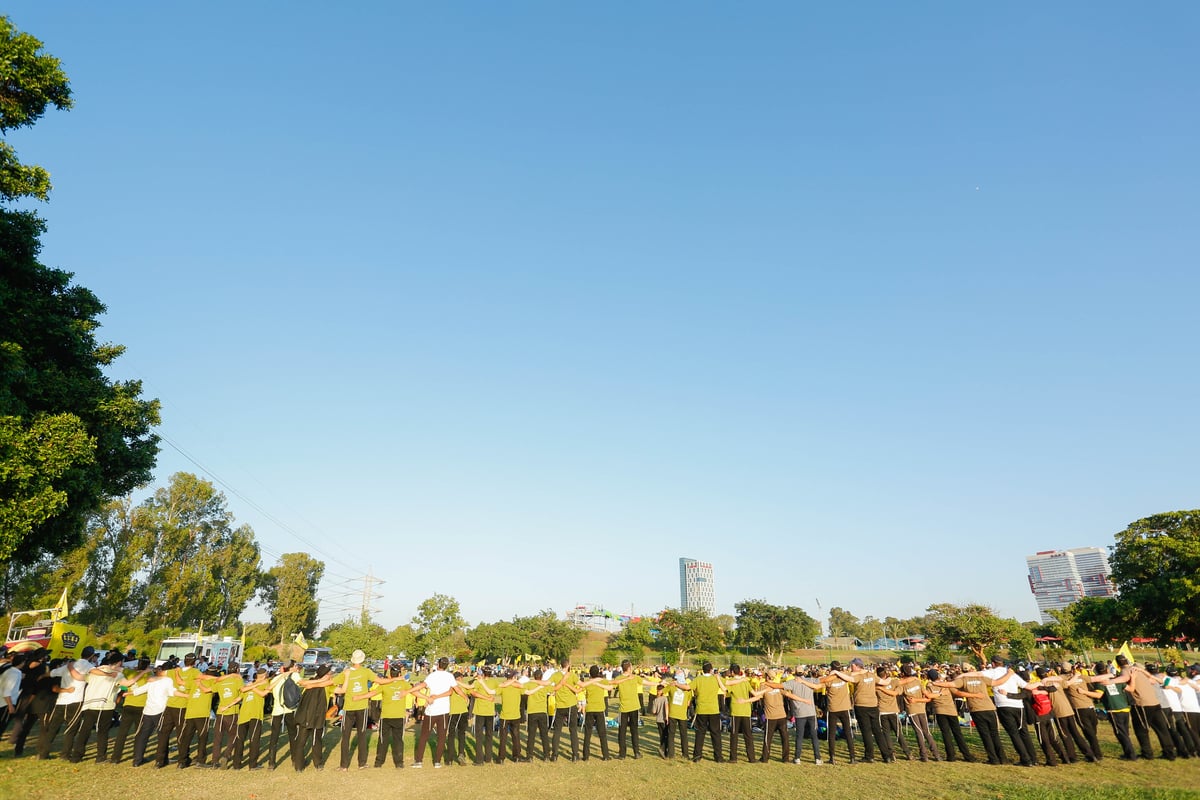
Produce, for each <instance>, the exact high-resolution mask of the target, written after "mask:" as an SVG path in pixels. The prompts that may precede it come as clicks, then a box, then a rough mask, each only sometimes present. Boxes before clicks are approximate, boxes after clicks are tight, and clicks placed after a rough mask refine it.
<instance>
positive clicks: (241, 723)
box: [233, 669, 271, 769]
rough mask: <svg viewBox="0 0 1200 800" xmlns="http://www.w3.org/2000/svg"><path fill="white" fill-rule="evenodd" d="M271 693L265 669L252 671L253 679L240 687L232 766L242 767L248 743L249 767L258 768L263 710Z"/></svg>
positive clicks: (235, 767)
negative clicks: (235, 742)
mask: <svg viewBox="0 0 1200 800" xmlns="http://www.w3.org/2000/svg"><path fill="white" fill-rule="evenodd" d="M270 693H271V683H270V681H268V680H267V671H266V670H265V669H260V670H259V671H258V672H256V673H254V681H253V682H251V683H247V684H246V685H245V686H243V687H242V704H241V706H239V707H238V716H237V721H238V727H237V746H236V747H234V750H233V768H234V769H241V768H242V763H243V761H242V757H243V755H244V754H245V748H246V745H247V744H248V745H250V769H259V765H258V756H259V753H260V752H261V747H262V731H263V711H264V710H265V709H266V701H265V700H264V698H266V696H267V695H269V694H270Z"/></svg>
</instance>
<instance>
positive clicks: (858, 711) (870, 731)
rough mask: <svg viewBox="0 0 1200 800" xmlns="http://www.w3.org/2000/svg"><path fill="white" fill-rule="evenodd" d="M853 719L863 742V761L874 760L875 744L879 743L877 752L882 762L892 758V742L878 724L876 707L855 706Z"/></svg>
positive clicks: (877, 709) (877, 708)
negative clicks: (856, 723) (855, 720)
mask: <svg viewBox="0 0 1200 800" xmlns="http://www.w3.org/2000/svg"><path fill="white" fill-rule="evenodd" d="M854 717H855V718H856V719H857V720H858V732H859V733H860V734H861V735H862V740H863V761H874V760H875V743H876V742H878V743H879V752H880V754H881V755H882V756H883V760H884V761H891V760H892V758H893V753H892V742H891V740H890V739H889V738H888V735H887V734H886V733H885V732H884V730H883V726H882V725H880V724H879V707H878V706H855V707H854Z"/></svg>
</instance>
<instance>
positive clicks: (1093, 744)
mask: <svg viewBox="0 0 1200 800" xmlns="http://www.w3.org/2000/svg"><path fill="white" fill-rule="evenodd" d="M1075 721H1076V722H1077V723H1079V730H1081V731H1082V732H1083V738H1085V739H1087V743H1088V747H1089V748H1091V750H1092V756H1093V757H1094V758H1095V760H1096V761H1099V760H1101V759H1102V758H1104V754H1103V753H1101V752H1100V739H1099V738H1098V737H1097V736H1096V729H1097V728H1098V727H1099V726H1100V717H1099V715H1098V714H1096V709H1094V708H1077V709H1075Z"/></svg>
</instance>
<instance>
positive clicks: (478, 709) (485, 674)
mask: <svg viewBox="0 0 1200 800" xmlns="http://www.w3.org/2000/svg"><path fill="white" fill-rule="evenodd" d="M481 673H482V676H481V677H478V678H476V679H475V680H474V681H473V682H472V684H471V696H472V697H474V698H475V766H477V767H481V766H483V765H484V764H490V763H492V759H493V756H492V744H493V740H494V733H495V730H496V692H497V691H498V690H499V688H500V683H501V680H500V679H499V678H497V677H495V676H494V675H493V674H492V668H491V667H488V666H485V667H484V668H483V669H482V670H481Z"/></svg>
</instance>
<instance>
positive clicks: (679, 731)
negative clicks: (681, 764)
mask: <svg viewBox="0 0 1200 800" xmlns="http://www.w3.org/2000/svg"><path fill="white" fill-rule="evenodd" d="M687 732H688V721H687V720H686V719H674V718H672V719H671V720H670V721H669V722H667V758H674V757H675V737H676V736H678V737H679V752H680V753H681V754H682V755H683V757H684V758H687V757H688V747H687Z"/></svg>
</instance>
